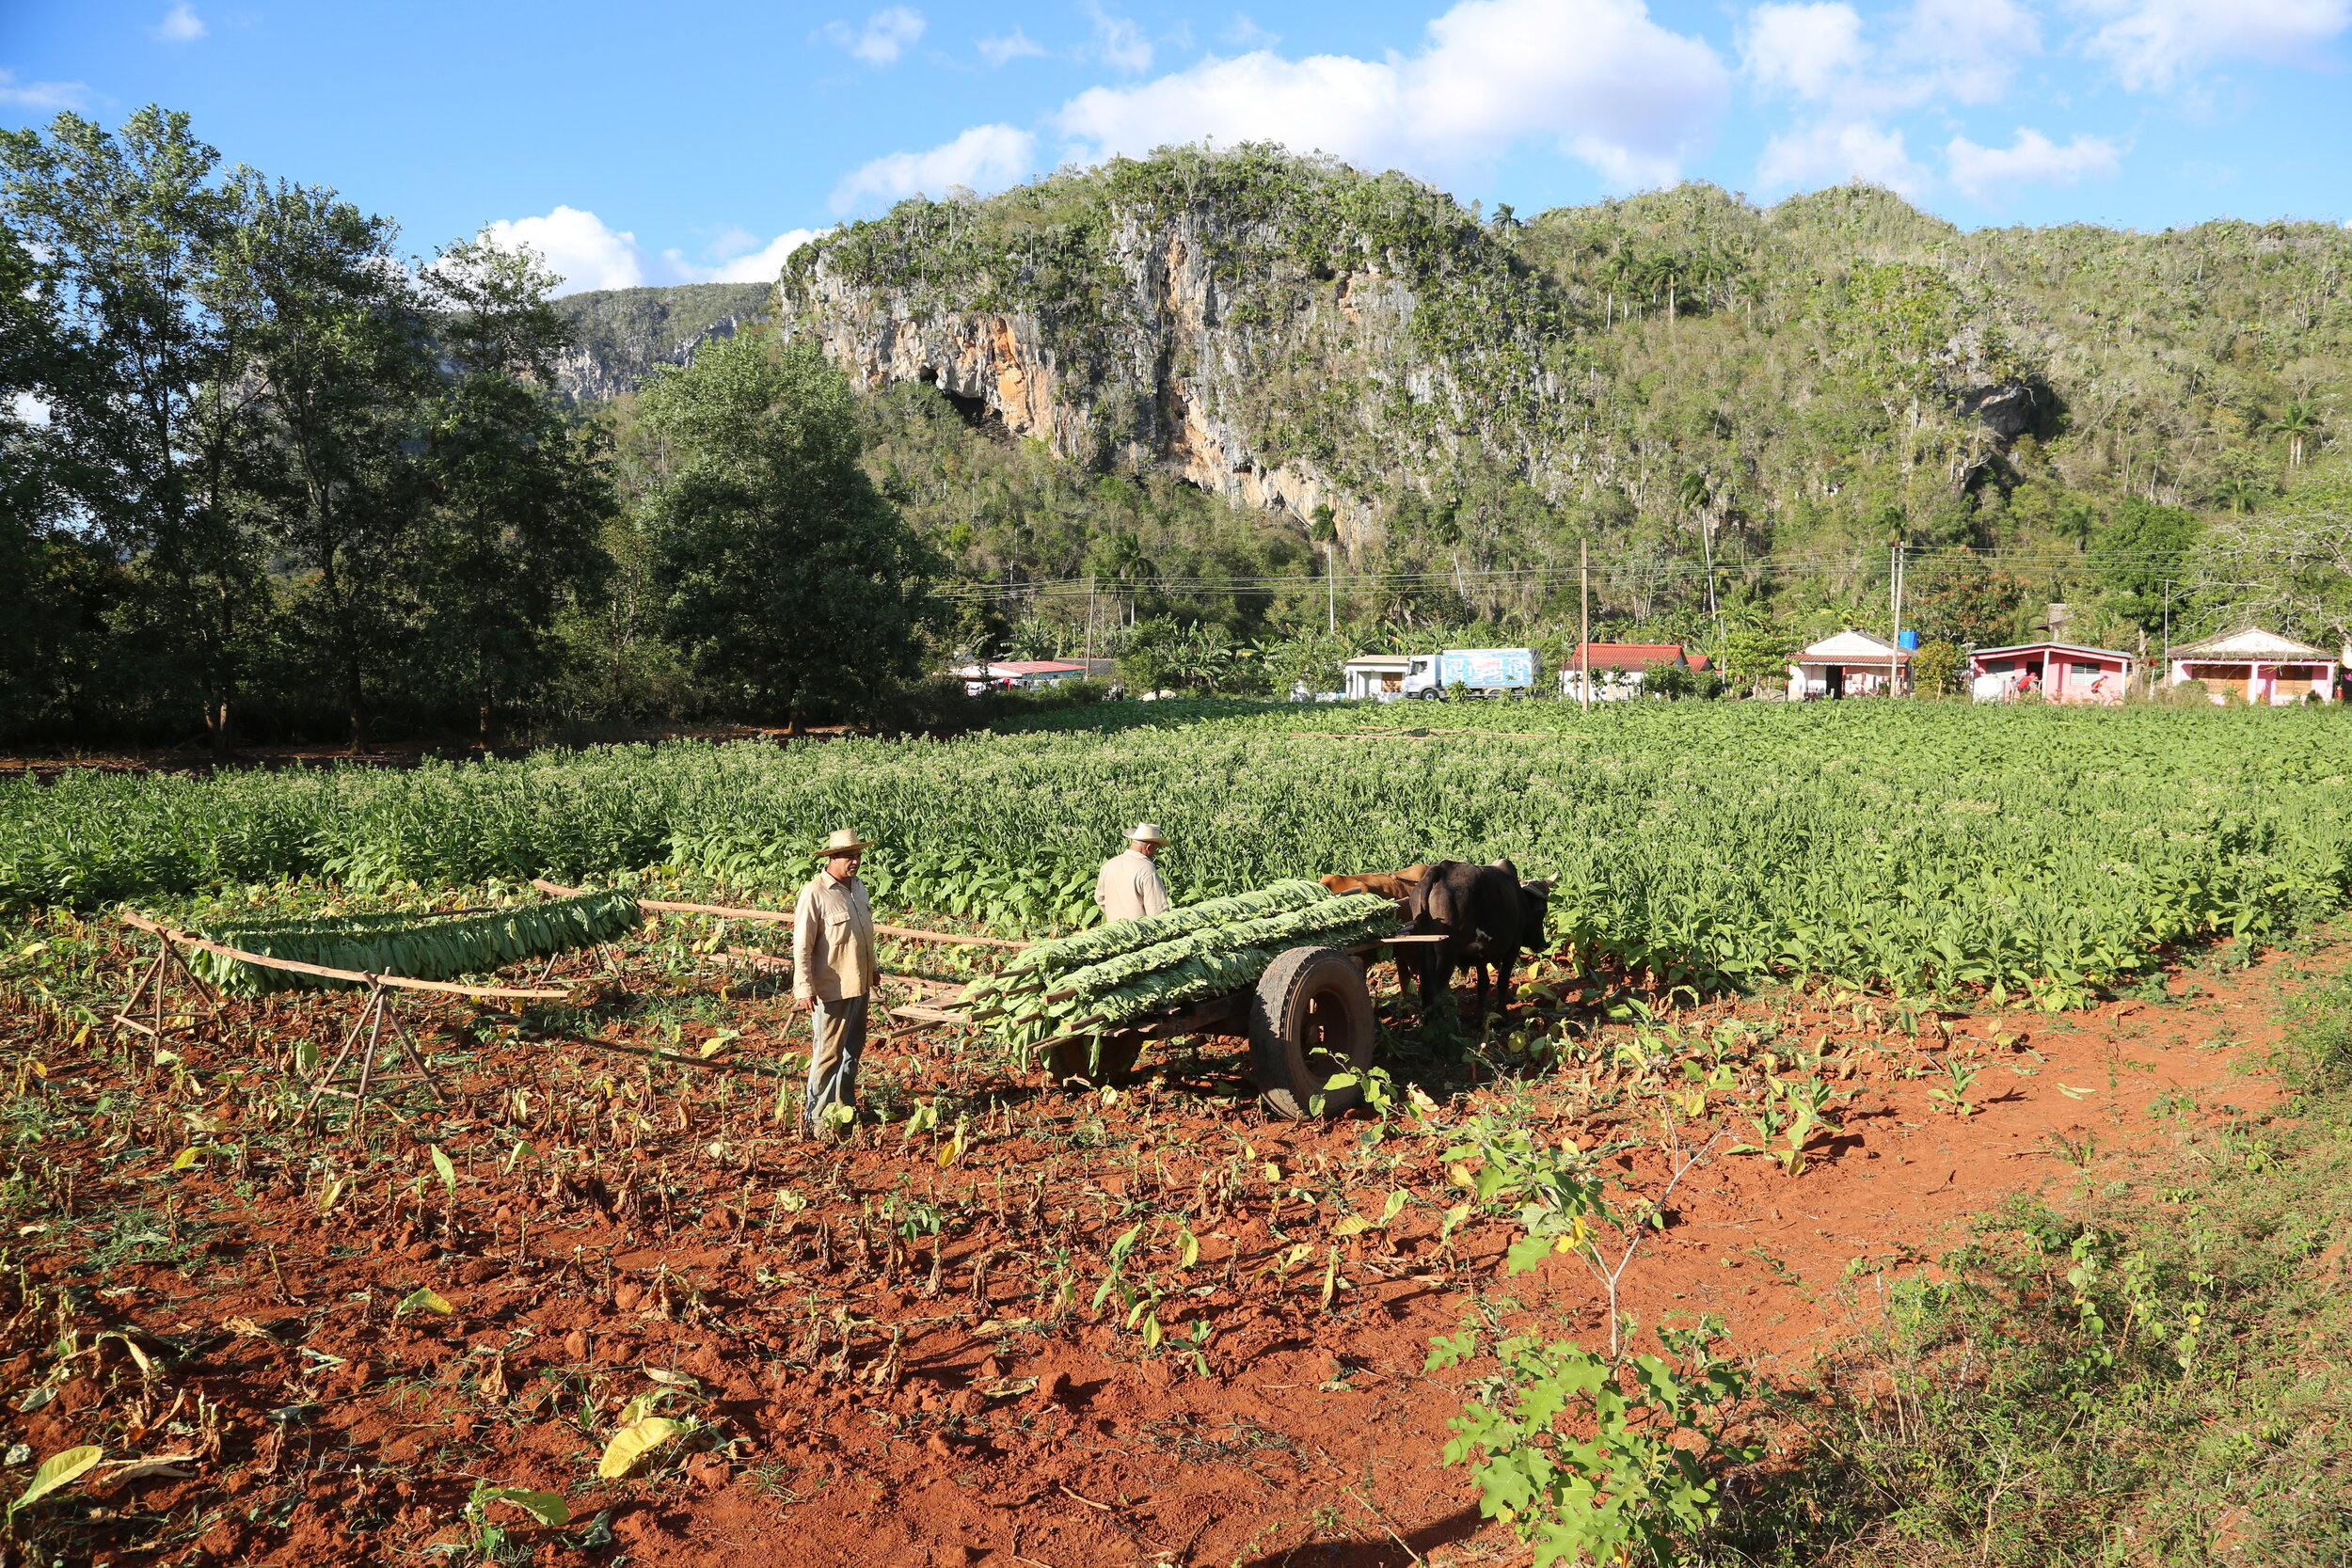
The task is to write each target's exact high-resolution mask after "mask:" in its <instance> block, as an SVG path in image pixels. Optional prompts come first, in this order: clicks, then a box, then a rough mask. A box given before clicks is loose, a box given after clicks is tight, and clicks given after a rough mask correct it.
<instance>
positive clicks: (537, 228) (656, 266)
mask: <svg viewBox="0 0 2352 1568" xmlns="http://www.w3.org/2000/svg"><path fill="white" fill-rule="evenodd" d="M485 232H486V234H487V236H488V238H489V239H490V241H491V242H492V243H493V244H496V245H503V246H507V247H509V248H512V247H514V246H517V245H527V246H529V247H530V248H531V249H532V250H534V251H537V252H538V253H539V256H540V258H541V259H542V260H543V261H546V262H547V265H548V271H550V272H552V273H554V274H555V275H556V276H557V277H561V278H562V279H563V280H564V281H563V282H562V283H561V284H560V285H559V286H558V287H557V289H556V293H560V294H575V293H581V292H583V291H585V290H589V289H634V288H638V287H641V286H644V285H646V284H662V283H765V282H769V281H771V279H773V278H774V277H775V276H776V274H778V273H779V272H781V271H783V270H784V261H785V258H786V257H787V256H789V255H791V254H792V252H794V251H795V250H798V249H799V248H800V247H801V246H802V245H806V244H807V243H808V242H809V241H810V240H813V239H815V238H816V237H817V236H818V234H820V233H822V232H824V230H815V229H795V230H790V231H789V232H787V233H783V234H779V235H777V236H776V237H775V238H774V239H772V240H769V241H766V242H765V243H763V242H762V241H761V240H760V239H759V237H758V236H757V235H755V234H753V233H751V232H749V231H748V230H742V229H739V228H731V229H728V230H724V231H723V232H722V233H721V235H720V236H719V238H718V239H717V240H715V241H713V242H712V244H711V246H710V251H709V254H710V256H711V257H712V261H710V262H709V263H707V264H706V263H703V262H698V261H690V260H689V259H688V258H687V256H686V254H685V252H683V251H678V250H667V251H663V252H662V253H661V254H660V255H659V256H648V255H647V254H646V253H645V250H644V246H642V245H639V244H638V243H637V236H636V235H635V234H634V233H632V232H630V231H629V230H626V229H613V228H612V227H610V226H608V225H607V224H606V223H605V221H604V220H603V219H602V218H599V217H598V216H596V214H594V213H587V212H582V211H580V209H579V208H577V207H558V208H556V209H555V210H554V211H553V212H551V213H548V214H546V215H544V216H541V217H529V218H513V219H507V218H501V219H499V220H498V221H497V222H495V223H491V224H489V225H487V226H486V228H485Z"/></svg>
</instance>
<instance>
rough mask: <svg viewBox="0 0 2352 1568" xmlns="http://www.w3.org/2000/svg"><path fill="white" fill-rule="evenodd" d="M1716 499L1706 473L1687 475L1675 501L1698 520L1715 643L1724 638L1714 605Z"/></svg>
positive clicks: (1679, 487) (1719, 613)
mask: <svg viewBox="0 0 2352 1568" xmlns="http://www.w3.org/2000/svg"><path fill="white" fill-rule="evenodd" d="M1714 499H1715V493H1714V489H1713V487H1712V486H1711V485H1709V484H1708V483H1707V476H1706V475H1705V474H1702V473H1688V474H1684V475H1683V476H1682V483H1679V484H1677V485H1676V486H1675V500H1676V501H1677V503H1678V504H1679V505H1680V506H1681V508H1682V510H1683V511H1685V512H1688V513H1691V514H1692V515H1695V516H1696V517H1697V518H1698V520H1699V548H1700V550H1701V552H1702V553H1703V554H1704V556H1705V558H1706V561H1707V613H1708V614H1709V615H1711V616H1713V617H1714V619H1715V641H1718V642H1720V641H1723V637H1724V616H1723V611H1722V610H1720V609H1718V608H1717V607H1716V603H1715V521H1714V512H1713V510H1712V505H1713V502H1714Z"/></svg>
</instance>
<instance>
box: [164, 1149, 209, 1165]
mask: <svg viewBox="0 0 2352 1568" xmlns="http://www.w3.org/2000/svg"><path fill="white" fill-rule="evenodd" d="M202 1155H203V1150H201V1149H199V1148H183V1149H182V1150H181V1151H180V1152H179V1153H177V1154H175V1155H173V1156H172V1157H171V1168H172V1169H173V1170H185V1169H187V1168H188V1167H189V1166H190V1165H193V1164H196V1162H197V1161H198V1160H199V1158H201V1157H202Z"/></svg>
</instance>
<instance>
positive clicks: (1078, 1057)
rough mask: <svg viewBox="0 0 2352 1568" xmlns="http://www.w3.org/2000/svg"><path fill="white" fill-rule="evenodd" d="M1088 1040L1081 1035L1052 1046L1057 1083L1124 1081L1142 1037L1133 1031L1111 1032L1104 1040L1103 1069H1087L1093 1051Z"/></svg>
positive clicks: (1132, 1068)
mask: <svg viewBox="0 0 2352 1568" xmlns="http://www.w3.org/2000/svg"><path fill="white" fill-rule="evenodd" d="M1089 1045H1090V1042H1089V1041H1088V1040H1086V1039H1083V1038H1080V1039H1074V1040H1063V1041H1061V1042H1060V1043H1059V1044H1057V1045H1056V1046H1055V1047H1054V1050H1053V1053H1052V1055H1051V1056H1050V1058H1049V1065H1050V1066H1051V1067H1052V1068H1053V1069H1054V1082H1056V1083H1057V1084H1072V1083H1075V1084H1086V1085H1098V1084H1118V1083H1123V1082H1124V1081H1125V1080H1126V1079H1127V1077H1128V1076H1129V1075H1130V1074H1132V1073H1133V1072H1134V1071H1135V1070H1136V1059H1137V1058H1138V1057H1140V1056H1141V1055H1142V1054H1143V1041H1141V1040H1140V1039H1137V1038H1136V1037H1134V1036H1132V1035H1125V1036H1122V1035H1113V1036H1111V1037H1109V1038H1108V1039H1105V1040H1104V1042H1103V1070H1102V1071H1100V1072H1094V1071H1091V1070H1089V1067H1088V1061H1089V1057H1091V1056H1092V1054H1093V1053H1092V1051H1091V1050H1090V1049H1089Z"/></svg>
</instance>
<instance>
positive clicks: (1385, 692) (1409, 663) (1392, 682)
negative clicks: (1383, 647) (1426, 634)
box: [1340, 654, 1429, 703]
mask: <svg viewBox="0 0 2352 1568" xmlns="http://www.w3.org/2000/svg"><path fill="white" fill-rule="evenodd" d="M1420 657H1422V658H1427V657H1429V656H1428V655H1426V654H1422V655H1421V656H1420ZM1413 658H1414V656H1413V655H1411V654H1364V655H1362V656H1360V657H1356V658H1351V659H1346V660H1343V662H1342V663H1341V665H1340V679H1341V682H1342V689H1343V690H1344V691H1345V692H1346V693H1347V700H1348V701H1349V702H1352V703H1394V702H1401V701H1403V700H1404V696H1405V676H1406V673H1407V672H1409V671H1410V670H1411V669H1412V667H1413Z"/></svg>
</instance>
